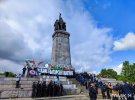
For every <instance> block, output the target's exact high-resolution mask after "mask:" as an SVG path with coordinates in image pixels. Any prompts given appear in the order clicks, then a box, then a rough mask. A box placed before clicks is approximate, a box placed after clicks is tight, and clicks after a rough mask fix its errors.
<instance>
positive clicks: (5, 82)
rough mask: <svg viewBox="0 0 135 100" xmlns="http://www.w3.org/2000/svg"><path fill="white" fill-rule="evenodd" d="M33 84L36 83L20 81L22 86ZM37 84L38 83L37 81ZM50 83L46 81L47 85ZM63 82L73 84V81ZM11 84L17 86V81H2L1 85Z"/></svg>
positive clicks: (63, 82)
mask: <svg viewBox="0 0 135 100" xmlns="http://www.w3.org/2000/svg"><path fill="white" fill-rule="evenodd" d="M33 82H34V81H24V80H22V81H20V84H22V85H26V84H28V85H31V84H33ZM36 82H37V81H36ZM49 82H50V81H46V84H48V83H49ZM61 82H62V84H65V85H66V84H72V82H71V81H61ZM10 84H13V85H15V84H16V81H13V80H12V81H11V80H10V81H0V85H10Z"/></svg>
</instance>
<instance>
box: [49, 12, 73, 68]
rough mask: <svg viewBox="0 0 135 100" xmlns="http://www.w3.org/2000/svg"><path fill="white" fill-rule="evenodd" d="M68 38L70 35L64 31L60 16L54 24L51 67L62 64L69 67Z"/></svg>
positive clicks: (63, 23)
mask: <svg viewBox="0 0 135 100" xmlns="http://www.w3.org/2000/svg"><path fill="white" fill-rule="evenodd" d="M69 36H70V34H69V33H68V32H67V31H66V23H65V22H64V21H63V19H62V17H61V14H60V15H59V19H58V20H56V21H55V23H54V33H53V35H52V38H53V47H52V57H51V63H52V65H53V66H57V65H60V64H62V65H67V66H69V67H71V57H70V43H69Z"/></svg>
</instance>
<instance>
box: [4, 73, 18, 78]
mask: <svg viewBox="0 0 135 100" xmlns="http://www.w3.org/2000/svg"><path fill="white" fill-rule="evenodd" d="M4 75H5V77H15V76H16V75H15V74H14V73H12V72H5V73H4Z"/></svg>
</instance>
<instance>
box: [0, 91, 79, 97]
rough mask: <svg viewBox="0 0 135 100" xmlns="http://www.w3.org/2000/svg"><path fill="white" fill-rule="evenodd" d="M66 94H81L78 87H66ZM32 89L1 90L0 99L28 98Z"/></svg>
mask: <svg viewBox="0 0 135 100" xmlns="http://www.w3.org/2000/svg"><path fill="white" fill-rule="evenodd" d="M64 91H65V93H66V95H71V94H72V95H75V94H79V91H78V89H64ZM31 94H32V90H31V89H10V90H4V91H0V99H2V98H18V97H20V98H26V97H31Z"/></svg>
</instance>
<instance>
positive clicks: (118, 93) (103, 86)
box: [75, 73, 135, 100]
mask: <svg viewBox="0 0 135 100" xmlns="http://www.w3.org/2000/svg"><path fill="white" fill-rule="evenodd" d="M75 78H76V80H77V81H78V82H79V83H80V85H81V86H85V87H86V89H88V90H89V96H90V100H96V99H97V95H98V92H99V91H98V90H101V93H102V98H103V99H112V100H135V98H134V96H135V84H130V83H128V82H127V81H126V82H125V83H123V84H120V83H117V84H111V83H104V82H102V81H101V80H99V79H97V78H96V76H95V75H94V74H90V75H89V74H87V73H81V74H76V75H75Z"/></svg>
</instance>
